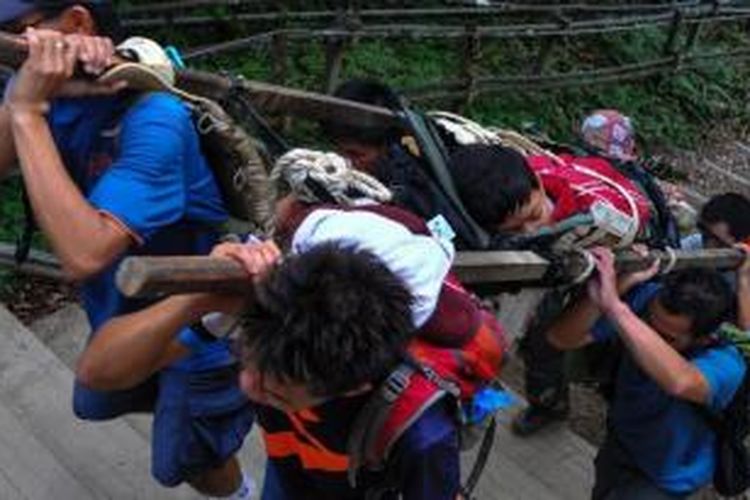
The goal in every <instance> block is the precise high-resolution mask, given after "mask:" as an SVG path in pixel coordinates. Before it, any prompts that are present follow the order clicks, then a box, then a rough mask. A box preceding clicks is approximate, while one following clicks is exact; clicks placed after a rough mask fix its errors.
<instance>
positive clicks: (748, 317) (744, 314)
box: [737, 274, 750, 330]
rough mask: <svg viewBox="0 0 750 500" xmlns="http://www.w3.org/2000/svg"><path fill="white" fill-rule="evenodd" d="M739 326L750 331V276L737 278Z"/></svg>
mask: <svg viewBox="0 0 750 500" xmlns="http://www.w3.org/2000/svg"><path fill="white" fill-rule="evenodd" d="M737 326H739V327H740V328H742V329H743V330H750V276H745V275H742V274H741V275H739V276H737Z"/></svg>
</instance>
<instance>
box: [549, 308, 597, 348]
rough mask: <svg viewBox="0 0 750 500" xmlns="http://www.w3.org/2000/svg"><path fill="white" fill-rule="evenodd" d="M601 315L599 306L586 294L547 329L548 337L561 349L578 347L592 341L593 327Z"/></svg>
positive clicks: (553, 344) (551, 342)
mask: <svg viewBox="0 0 750 500" xmlns="http://www.w3.org/2000/svg"><path fill="white" fill-rule="evenodd" d="M600 316H601V312H600V311H599V308H598V307H597V306H596V305H595V304H594V303H593V302H592V301H591V299H589V298H588V296H586V295H584V296H583V297H581V298H580V299H579V300H578V301H576V302H575V303H574V304H573V305H572V306H571V307H569V308H568V309H567V310H566V311H565V312H563V314H562V315H560V317H559V318H558V319H557V320H555V322H554V323H553V324H552V325H551V326H550V327H549V329H548V330H547V339H548V340H549V342H550V344H552V346H554V347H556V348H557V349H560V350H569V349H577V348H579V347H583V346H584V345H586V344H588V343H590V342H591V335H590V332H591V329H592V328H593V327H594V324H596V321H597V320H598V319H599V317H600Z"/></svg>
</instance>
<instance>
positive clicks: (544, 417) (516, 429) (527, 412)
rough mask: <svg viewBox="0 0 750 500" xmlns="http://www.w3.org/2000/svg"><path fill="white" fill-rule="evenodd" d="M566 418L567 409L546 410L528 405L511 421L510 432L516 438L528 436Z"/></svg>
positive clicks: (542, 407)
mask: <svg viewBox="0 0 750 500" xmlns="http://www.w3.org/2000/svg"><path fill="white" fill-rule="evenodd" d="M567 417H568V408H567V407H563V408H548V407H544V406H534V405H530V406H528V407H526V408H524V409H523V410H522V411H521V412H520V413H519V414H518V415H516V417H515V418H514V419H513V423H512V424H511V427H510V428H511V430H512V431H513V434H515V435H516V436H523V437H525V436H530V435H531V434H534V433H535V432H538V431H539V430H540V429H543V428H545V427H547V426H548V425H550V424H553V423H555V422H561V421H563V420H565V419H566V418H567Z"/></svg>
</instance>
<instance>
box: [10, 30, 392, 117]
mask: <svg viewBox="0 0 750 500" xmlns="http://www.w3.org/2000/svg"><path fill="white" fill-rule="evenodd" d="M27 53H28V49H27V47H26V44H25V42H24V41H23V40H22V39H20V38H19V37H17V36H14V35H9V34H7V33H2V32H0V66H6V67H9V68H12V69H16V68H18V67H19V66H20V65H21V64H22V63H23V61H24V60H25V59H26V54H27ZM176 86H177V87H178V88H180V89H182V90H184V91H186V92H189V93H192V94H196V95H200V96H203V97H207V98H209V99H214V100H216V101H222V100H223V99H224V98H226V97H227V95H228V94H229V91H230V90H231V89H233V88H240V89H241V90H242V91H244V92H245V93H246V94H247V96H248V97H249V99H250V101H251V102H252V103H253V104H254V105H255V106H257V107H258V108H259V109H260V110H262V111H264V112H266V113H271V114H273V113H275V114H279V115H291V116H296V117H300V118H307V119H313V120H327V121H336V122H338V123H342V124H344V125H352V126H360V127H361V126H365V127H376V126H393V125H396V124H398V123H400V121H399V117H398V116H397V115H396V114H395V113H394V112H393V111H391V110H389V109H386V108H381V107H378V106H370V105H367V104H362V103H358V102H353V101H348V100H345V99H338V98H335V97H331V96H327V95H323V94H320V93H316V92H306V91H302V90H296V89H291V88H288V87H282V86H279V85H272V84H269V83H264V82H259V81H254V80H244V79H240V80H235V79H231V78H227V77H224V76H219V75H216V74H213V73H208V72H205V71H196V70H182V71H178V72H177V80H176Z"/></svg>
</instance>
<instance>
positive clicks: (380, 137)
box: [323, 79, 401, 173]
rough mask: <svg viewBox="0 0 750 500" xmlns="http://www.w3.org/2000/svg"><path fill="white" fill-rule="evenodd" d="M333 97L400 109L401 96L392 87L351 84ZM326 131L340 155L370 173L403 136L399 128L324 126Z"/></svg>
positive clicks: (339, 88)
mask: <svg viewBox="0 0 750 500" xmlns="http://www.w3.org/2000/svg"><path fill="white" fill-rule="evenodd" d="M333 95H334V97H339V98H341V99H347V100H350V101H356V102H361V103H363V104H371V105H373V106H380V107H383V108H388V109H397V108H398V107H399V106H400V105H399V99H398V96H397V95H396V93H395V92H393V90H391V89H390V87H388V86H387V85H385V84H382V83H380V82H377V81H373V80H359V79H354V80H348V81H346V82H344V83H342V84H341V85H339V87H338V88H337V89H336V90H335V91H334V93H333ZM323 129H324V132H325V134H326V135H327V136H328V138H329V139H330V140H331V141H333V143H334V145H335V147H336V151H337V152H338V153H339V154H341V155H342V156H345V157H347V158H348V159H349V160H350V161H351V162H352V164H353V165H354V167H355V168H357V169H358V170H362V171H364V172H370V173H372V172H373V171H374V168H375V164H376V163H377V161H378V160H379V159H380V158H382V157H383V156H384V155H385V154H386V152H387V150H388V146H389V145H390V144H391V143H393V142H395V141H398V139H399V137H400V135H401V131H400V130H399V129H398V128H397V127H381V126H375V127H352V126H351V125H342V124H339V123H335V122H328V123H325V124H323Z"/></svg>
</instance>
